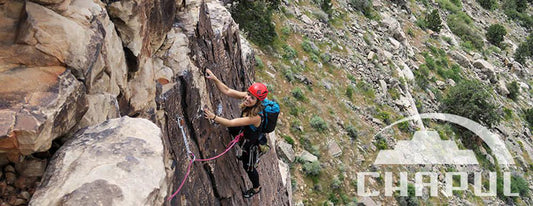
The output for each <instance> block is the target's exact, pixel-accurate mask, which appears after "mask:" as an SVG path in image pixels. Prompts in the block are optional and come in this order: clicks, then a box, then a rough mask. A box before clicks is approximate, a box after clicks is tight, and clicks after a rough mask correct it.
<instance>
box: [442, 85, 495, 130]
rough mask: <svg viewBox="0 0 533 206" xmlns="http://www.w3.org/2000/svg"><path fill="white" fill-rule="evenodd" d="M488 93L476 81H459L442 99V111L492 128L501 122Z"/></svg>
mask: <svg viewBox="0 0 533 206" xmlns="http://www.w3.org/2000/svg"><path fill="white" fill-rule="evenodd" d="M490 91H492V90H489V89H488V88H487V87H486V86H483V84H481V82H479V81H477V80H470V81H468V80H465V81H461V82H459V84H457V85H456V86H454V87H452V88H450V91H449V92H448V94H447V95H446V96H445V98H444V99H443V104H442V106H443V110H444V112H447V113H451V114H456V115H459V116H462V117H466V118H468V119H471V120H473V121H476V122H479V123H481V124H484V125H485V126H489V127H492V126H493V125H496V124H498V123H499V122H500V121H501V115H499V112H498V109H497V107H496V105H495V104H494V103H493V100H492V93H491V92H490Z"/></svg>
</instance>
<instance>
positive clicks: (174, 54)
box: [0, 0, 290, 205]
mask: <svg viewBox="0 0 533 206" xmlns="http://www.w3.org/2000/svg"><path fill="white" fill-rule="evenodd" d="M0 11H1V13H0V14H1V16H2V18H0V27H1V29H0V47H1V48H0V51H1V52H0V53H1V56H0V57H1V58H0V65H2V66H0V68H1V69H0V80H2V81H0V82H1V83H0V84H1V86H0V88H2V89H0V93H1V97H2V98H1V99H0V102H1V103H0V105H1V108H0V116H1V118H0V120H1V121H0V125H1V126H0V131H1V134H0V135H1V138H0V151H1V154H0V157H1V158H0V159H1V160H2V161H1V164H0V165H1V166H2V168H3V170H2V172H0V193H1V198H0V202H1V204H2V205H27V204H30V205H65V204H68V205H70V204H87V205H89V204H90V205H92V204H102V205H163V204H164V205H191V204H194V205H196V204H202V205H206V204H208V205H253V204H258V202H264V203H265V204H269V205H287V204H290V192H288V191H290V189H286V188H287V186H289V187H290V184H288V183H287V182H288V181H287V179H286V178H288V169H287V168H283V167H280V166H278V165H280V164H281V163H280V162H278V159H277V155H276V151H275V150H272V151H271V152H270V153H269V154H268V155H267V156H265V157H264V158H263V160H262V163H261V164H262V165H261V166H260V169H259V170H260V173H261V174H262V175H261V178H262V183H263V186H264V187H265V188H264V189H263V191H262V192H261V194H260V195H258V196H257V197H255V198H254V199H249V200H246V199H243V197H242V192H243V191H245V190H246V189H248V188H249V187H251V183H250V182H249V181H248V178H247V177H246V173H245V172H244V171H242V169H241V168H242V167H241V166H240V162H239V161H237V159H235V155H236V154H235V151H234V150H231V151H230V152H229V153H228V154H226V155H225V156H223V157H221V158H219V159H217V160H216V161H212V162H208V163H203V164H200V163H195V164H194V165H193V166H192V167H193V168H192V172H191V175H190V176H189V178H188V179H187V181H186V184H185V186H184V188H183V189H182V191H181V192H180V193H179V194H178V196H176V198H174V199H173V200H172V201H166V198H168V197H170V195H171V194H172V193H173V192H174V191H175V190H176V189H177V187H178V186H179V183H181V179H182V178H183V177H184V175H185V172H186V169H187V163H188V161H189V159H188V157H187V155H186V150H185V146H184V145H185V142H184V141H183V140H182V133H181V130H179V128H178V126H177V124H176V118H177V117H178V116H180V117H182V118H184V119H185V121H186V123H187V124H186V125H185V131H186V135H187V139H188V145H189V146H190V147H191V149H192V150H193V152H195V154H196V155H197V156H198V157H201V158H207V157H211V156H214V155H216V154H218V153H219V152H220V151H222V150H223V149H224V146H225V145H226V144H227V143H228V142H230V141H231V139H232V137H230V136H229V135H228V134H227V132H226V130H225V128H223V127H221V126H218V125H212V124H210V123H209V122H208V121H207V120H205V119H204V118H203V116H202V115H201V112H200V109H201V108H202V107H203V106H207V107H210V108H212V109H215V111H217V112H218V113H219V115H224V116H228V117H232V116H233V117H235V116H236V115H238V114H239V111H238V104H239V102H238V101H234V100H233V101H232V100H228V99H227V98H226V97H222V96H220V94H218V92H217V91H216V88H214V87H213V85H210V84H206V82H205V80H204V76H203V73H204V72H205V69H207V68H210V69H211V70H213V71H214V72H215V73H216V74H217V75H219V77H220V78H221V79H222V80H224V81H225V82H226V83H227V84H228V85H229V86H231V87H233V88H236V89H244V88H245V87H246V86H247V85H248V84H249V83H250V82H252V81H254V76H255V75H254V69H253V65H254V58H253V51H252V50H251V48H250V47H249V46H247V45H248V43H247V42H246V40H245V39H241V37H240V35H239V30H238V27H237V25H236V24H235V22H234V21H233V20H232V19H231V16H230V14H229V12H228V11H227V9H226V8H224V7H223V6H222V5H221V4H220V3H219V2H205V4H203V3H202V2H197V1H191V2H184V1H183V2H182V1H172V0H161V1H77V0H74V1H70V0H68V1H19V0H7V1H0ZM271 138H272V144H274V142H273V141H274V140H275V139H276V138H275V137H274V136H272V137H271ZM281 165H282V164H281ZM45 168H46V169H45ZM280 168H281V169H280Z"/></svg>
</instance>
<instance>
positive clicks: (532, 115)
mask: <svg viewBox="0 0 533 206" xmlns="http://www.w3.org/2000/svg"><path fill="white" fill-rule="evenodd" d="M524 113H525V116H526V121H527V123H529V127H531V128H533V108H529V109H526V111H525V112H524Z"/></svg>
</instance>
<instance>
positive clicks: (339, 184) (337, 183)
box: [331, 177, 342, 190]
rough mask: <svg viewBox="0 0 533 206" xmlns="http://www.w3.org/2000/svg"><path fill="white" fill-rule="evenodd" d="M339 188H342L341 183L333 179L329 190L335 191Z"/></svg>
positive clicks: (336, 178) (337, 179)
mask: <svg viewBox="0 0 533 206" xmlns="http://www.w3.org/2000/svg"><path fill="white" fill-rule="evenodd" d="M341 186H342V182H341V181H340V180H339V178H338V177H334V178H333V180H332V181H331V189H334V190H337V189H339V188H341Z"/></svg>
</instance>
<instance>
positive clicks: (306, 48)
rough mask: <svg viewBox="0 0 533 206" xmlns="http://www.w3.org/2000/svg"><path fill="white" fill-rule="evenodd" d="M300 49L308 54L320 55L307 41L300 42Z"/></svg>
mask: <svg viewBox="0 0 533 206" xmlns="http://www.w3.org/2000/svg"><path fill="white" fill-rule="evenodd" d="M302 49H303V50H304V51H305V52H307V53H309V54H315V55H318V54H320V51H318V50H317V49H316V48H313V45H312V44H311V42H309V40H304V41H303V42H302Z"/></svg>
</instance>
